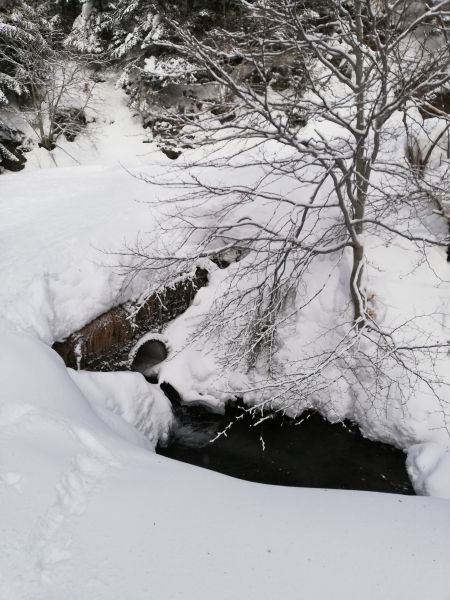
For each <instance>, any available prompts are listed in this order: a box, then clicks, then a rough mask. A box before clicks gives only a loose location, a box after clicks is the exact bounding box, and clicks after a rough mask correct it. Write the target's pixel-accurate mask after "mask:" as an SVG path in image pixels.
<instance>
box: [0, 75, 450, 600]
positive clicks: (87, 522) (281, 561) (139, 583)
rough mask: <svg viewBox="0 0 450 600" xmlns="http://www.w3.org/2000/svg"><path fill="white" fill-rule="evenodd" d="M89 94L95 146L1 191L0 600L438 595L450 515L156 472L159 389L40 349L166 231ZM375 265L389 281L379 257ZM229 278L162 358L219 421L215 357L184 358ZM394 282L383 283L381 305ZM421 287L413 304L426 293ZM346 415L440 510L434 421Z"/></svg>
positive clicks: (442, 456) (106, 298)
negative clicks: (124, 253)
mask: <svg viewBox="0 0 450 600" xmlns="http://www.w3.org/2000/svg"><path fill="white" fill-rule="evenodd" d="M99 94H100V95H101V94H103V97H104V98H108V102H107V103H106V104H105V105H104V106H103V108H102V114H103V115H104V118H103V121H102V122H98V121H97V122H96V123H95V124H93V125H92V132H93V134H94V133H95V136H94V137H92V136H91V138H90V139H88V138H81V139H80V140H79V141H78V142H76V143H74V144H69V143H67V144H64V148H63V149H62V150H61V149H57V150H55V151H54V152H53V155H52V156H49V154H48V153H47V152H46V151H43V150H38V149H36V150H34V151H33V152H32V153H31V154H30V155H29V163H28V165H27V168H26V169H25V171H23V172H22V173H19V174H8V175H1V176H0V243H1V245H2V252H1V253H0V273H1V274H2V283H3V285H2V288H1V290H0V307H1V309H2V311H1V316H2V319H3V320H4V321H2V323H1V324H0V328H1V329H0V331H1V335H0V394H1V396H0V529H1V536H0V600H52V599H54V600H57V599H58V600H59V599H60V598H62V597H64V598H65V599H67V600H70V599H72V598H73V600H88V599H89V600H90V599H91V598H95V599H96V600H97V599H98V600H103V599H105V600H111V599H112V600H121V599H122V598H124V597H125V596H127V597H130V598H133V600H139V599H141V598H142V600H144V599H145V600H147V599H148V598H158V600H159V599H160V600H164V599H166V598H167V599H168V598H177V597H180V598H189V599H191V598H198V599H202V598H211V597H215V598H224V599H228V598H232V597H233V598H244V597H245V598H249V599H253V598H255V599H256V598H268V599H269V598H270V599H272V598H274V597H278V596H285V597H287V598H295V599H296V600H297V599H298V598H305V600H306V599H307V600H311V599H314V598H317V599H318V600H324V599H325V598H329V597H334V598H346V599H352V598H355V599H356V598H358V599H359V598H361V597H364V598H367V599H371V598H373V599H374V600H375V599H379V598H383V599H385V600H389V599H392V600H398V599H399V598H408V599H412V600H415V599H417V600H421V599H424V598H433V600H434V599H438V600H439V599H442V600H444V599H448V597H449V590H450V585H449V580H448V574H447V565H448V564H450V539H449V536H448V531H449V525H450V505H449V502H448V501H444V500H438V499H433V498H425V497H415V498H409V497H398V496H395V495H390V496H386V495H382V494H368V493H367V494H366V493H347V492H335V491H326V490H300V489H297V490H296V489H284V488H277V487H271V486H261V485H257V484H250V483H245V482H241V481H237V480H233V479H231V478H227V477H225V476H221V475H216V474H213V473H211V472H208V471H203V470H201V469H197V468H194V467H191V466H188V465H184V464H178V463H175V462H173V461H170V460H168V459H164V458H161V457H158V456H157V455H155V454H154V453H153V451H152V449H153V448H154V446H155V444H156V441H157V439H158V438H164V436H165V435H167V431H168V428H169V427H170V420H171V415H170V411H169V407H168V404H167V400H166V399H165V397H164V396H163V395H162V394H161V393H159V392H158V389H157V388H155V386H150V385H149V384H147V383H146V382H145V380H144V379H143V378H142V377H141V376H140V375H137V374H106V375H90V374H86V373H75V372H73V371H67V370H66V369H65V367H64V365H63V364H62V362H61V360H60V359H59V358H58V357H57V356H56V355H55V354H54V353H53V352H52V351H51V350H50V349H49V348H48V347H47V346H46V345H44V343H45V344H47V345H48V344H51V343H52V342H53V341H54V340H56V339H61V338H63V337H64V336H66V335H68V334H69V333H71V332H73V331H74V330H76V329H78V328H79V327H81V326H82V325H84V324H85V323H87V322H88V321H90V320H91V319H92V318H94V317H96V316H97V315H98V314H100V313H102V312H104V311H105V310H107V309H108V308H110V307H111V306H113V305H114V304H117V303H118V302H121V301H123V300H125V299H128V298H130V297H136V296H138V295H139V294H140V293H141V292H142V291H143V290H144V289H145V288H146V286H147V285H148V282H147V281H145V279H144V278H141V279H137V280H136V281H134V283H133V285H132V286H130V287H127V288H126V289H124V288H123V285H122V284H123V279H122V277H121V275H120V273H119V272H118V270H117V269H112V268H111V266H110V265H111V263H114V261H115V260H117V259H116V258H114V259H113V258H112V257H111V256H110V255H107V254H104V253H103V252H101V250H105V249H106V250H111V249H113V250H119V249H120V248H122V247H123V244H124V241H128V242H132V241H133V240H134V239H135V237H136V235H138V234H139V233H140V232H141V233H144V232H146V231H152V230H154V229H155V228H156V226H157V223H158V220H159V218H160V215H159V214H158V211H157V209H156V208H155V207H154V205H152V208H151V209H149V207H148V206H146V205H145V204H142V201H146V200H152V201H154V200H155V199H157V198H158V195H159V194H163V192H161V190H158V191H157V190H156V189H155V188H153V187H152V186H149V185H148V184H145V183H143V182H142V181H140V180H139V179H136V178H133V177H131V176H130V174H129V173H128V172H127V171H126V170H125V169H124V168H123V166H122V165H121V164H119V161H120V162H122V164H126V166H127V168H131V169H134V170H135V172H139V171H141V170H142V169H144V165H149V164H150V165H152V164H166V165H169V164H170V162H169V161H168V159H165V158H164V157H163V155H162V154H161V153H160V152H157V151H156V149H155V148H154V147H153V146H151V145H149V144H143V143H142V141H143V134H142V131H141V130H140V128H139V126H138V124H137V122H135V121H134V120H133V119H132V118H131V116H130V113H129V111H128V109H127V108H126V107H125V99H124V97H123V96H122V94H121V93H119V92H117V91H116V92H113V91H112V89H111V88H109V87H108V86H107V84H105V88H104V89H103V92H102V91H101V90H100V91H99ZM89 131H91V129H89ZM67 152H69V153H70V155H71V156H72V157H73V158H71V157H70V156H69V155H68V154H67ZM143 155H144V156H143ZM56 167H57V168H56ZM136 200H137V201H138V202H136ZM99 249H100V250H99ZM440 259H441V257H437V258H436V265H438V264H440V263H439V261H440ZM377 261H378V264H384V265H385V266H386V268H387V265H388V264H389V259H388V256H387V254H386V253H385V254H384V255H383V249H379V256H378V257H377ZM383 261H384V263H383ZM443 264H445V263H444V262H443ZM407 267H408V265H407V260H405V261H404V262H402V269H403V268H404V270H405V271H406V270H407ZM232 268H239V265H238V266H234V267H232ZM375 271H376V270H375V269H374V273H373V276H374V277H375V275H376V274H375ZM224 273H225V272H224V271H219V270H216V271H214V272H213V273H212V277H211V285H210V286H209V287H208V288H205V289H202V290H200V292H199V294H198V295H197V298H196V300H195V302H194V305H193V306H192V307H191V309H189V311H187V313H186V314H185V315H184V316H183V317H182V318H180V319H178V320H177V321H175V322H174V323H172V324H171V325H170V326H169V327H168V329H167V331H166V332H165V334H166V335H167V337H168V339H169V342H170V345H171V347H172V350H173V354H172V360H171V361H169V362H168V363H167V365H166V366H165V367H164V369H165V371H163V372H162V373H161V375H162V377H163V378H165V379H169V380H170V381H171V382H172V383H173V384H174V385H175V387H178V388H179V389H180V391H181V392H182V393H183V395H184V397H185V399H186V400H194V401H199V400H201V401H203V402H206V403H210V404H213V405H215V406H216V408H219V409H220V406H221V402H222V400H223V398H224V397H226V396H227V395H228V394H229V393H230V392H229V391H228V392H227V393H226V394H224V395H222V396H221V394H220V389H221V385H223V384H224V383H225V381H224V380H218V378H217V373H218V367H217V364H216V362H215V360H214V356H213V355H211V353H208V348H207V347H203V346H202V345H201V344H200V345H199V346H197V347H190V348H189V349H188V350H186V349H184V345H185V342H186V339H187V336H188V334H189V333H190V332H192V331H194V330H195V326H196V325H197V324H198V321H199V319H200V318H201V317H202V315H203V314H204V313H205V311H207V310H208V307H209V306H210V304H211V301H212V300H213V298H214V295H215V294H216V293H218V290H220V286H221V285H222V284H223V278H224ZM384 279H386V277H383V280H384ZM417 281H419V279H418V280H417ZM421 281H423V279H422V280H421ZM155 283H157V282H153V284H155ZM397 284H398V282H397V283H396V282H395V281H393V280H390V283H389V285H385V287H384V290H385V291H386V294H387V296H386V298H384V299H383V305H387V304H389V302H391V301H392V297H393V296H395V294H396V290H395V286H396V285H397ZM389 286H391V291H390V290H389ZM336 289H337V288H336ZM426 290H427V291H426V294H425V295H421V298H422V299H424V300H423V301H424V302H425V301H427V300H429V299H430V298H433V293H434V290H436V287H435V286H434V284H433V282H428V287H426ZM444 291H445V290H444ZM389 294H391V295H390V296H389ZM331 297H332V299H333V302H334V303H335V304H334V307H335V309H336V310H337V309H338V308H339V302H337V298H338V296H336V295H332V296H331ZM442 297H443V296H439V298H438V301H439V302H441V300H442ZM418 302H419V300H418ZM391 304H392V302H391ZM397 308H398V307H397ZM392 314H395V306H394V312H393V313H392ZM313 316H314V315H309V318H313ZM304 318H308V315H305V317H304ZM297 326H298V327H300V326H301V323H299V324H297ZM17 330H19V331H20V333H17ZM24 332H25V333H24ZM38 340H41V341H38ZM42 342H44V343H42ZM287 347H288V345H287ZM240 383H242V381H241V380H240V376H238V374H237V376H236V386H238V384H240ZM347 401H348V397H347V396H345V397H344V398H343V404H342V406H341V407H340V410H342V414H343V415H346V416H348V415H350V416H354V417H355V418H358V419H359V421H360V423H361V424H362V426H364V425H366V428H367V429H366V433H367V434H370V431H372V434H373V436H374V437H379V438H381V439H389V440H390V441H394V442H395V441H397V443H398V445H401V446H402V447H405V448H406V447H410V448H411V449H410V454H409V459H408V460H409V467H410V472H411V474H412V476H413V479H414V481H415V485H416V488H417V489H418V491H421V492H422V493H428V494H429V493H432V494H433V495H437V496H447V495H450V494H448V491H447V488H446V486H448V481H449V480H450V477H449V475H448V473H449V472H450V470H449V469H448V468H447V466H446V464H447V465H448V463H450V461H449V460H448V453H446V452H445V448H446V447H445V443H444V442H443V440H442V439H441V434H440V433H438V434H436V436H434V434H429V428H430V423H431V424H432V421H429V420H428V418H429V417H430V410H429V409H428V408H427V407H423V406H422V407H420V406H419V407H417V406H416V407H415V408H414V409H413V414H412V418H411V419H409V420H405V419H403V421H401V419H400V418H397V416H395V415H394V416H395V418H393V415H388V416H389V419H387V420H386V422H384V421H382V422H381V425H380V427H379V429H378V430H377V429H376V427H375V426H374V423H375V421H374V420H371V419H370V418H369V419H368V420H366V422H365V423H364V414H362V413H361V414H357V413H356V410H355V406H354V405H352V406H350V405H349V404H348V403H347ZM360 408H361V407H360ZM352 411H353V413H352ZM410 416H411V415H410ZM403 417H404V415H403ZM432 418H433V417H432ZM389 423H390V425H389ZM401 423H403V425H401ZM371 427H372V429H370V428H371ZM389 427H390V428H389ZM427 432H428V433H427ZM396 435H397V437H395V436H396ZM422 442H426V443H425V444H422Z"/></svg>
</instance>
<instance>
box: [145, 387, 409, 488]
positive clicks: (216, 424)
mask: <svg viewBox="0 0 450 600" xmlns="http://www.w3.org/2000/svg"><path fill="white" fill-rule="evenodd" d="M169 387H170V386H169ZM165 392H166V393H167V395H168V396H169V397H171V400H172V404H173V406H174V413H175V417H176V425H175V427H174V430H173V432H172V435H171V438H170V440H169V443H168V445H167V446H166V447H158V449H157V452H158V453H159V454H161V455H163V456H167V457H170V458H173V459H176V460H180V461H183V462H186V463H190V464H193V465H198V466H200V467H204V468H206V469H212V470H214V471H218V472H220V473H224V474H226V475H231V476H233V477H237V478H239V479H245V480H248V481H254V482H258V483H267V484H273V485H284V486H299V487H316V488H334V489H351V490H366V491H373V492H390V493H397V494H414V490H413V488H412V486H411V483H410V481H409V478H408V474H407V471H406V467H405V455H404V453H403V452H402V451H401V450H398V449H397V448H394V447H393V446H390V445H388V444H382V443H379V442H373V441H370V440H368V439H366V438H364V437H363V436H362V435H361V433H360V431H359V429H358V427H357V426H356V425H354V424H352V423H350V422H348V421H346V422H344V423H336V424H331V423H329V422H328V421H326V420H325V419H323V418H322V417H321V416H320V415H319V414H317V413H313V412H309V413H306V414H304V415H302V417H301V418H300V419H298V420H296V421H294V420H292V419H288V418H286V417H282V416H280V415H272V416H271V417H270V418H268V419H266V420H264V421H263V422H261V423H259V424H257V419H255V418H254V417H252V416H251V415H250V414H249V413H248V412H246V411H244V410H243V408H242V407H239V406H237V407H232V408H230V409H228V410H227V412H226V414H225V415H217V414H214V413H210V412H208V411H207V410H206V409H204V408H202V407H198V406H185V405H181V404H179V403H178V402H174V393H173V392H175V390H169V393H168V390H167V389H166V390H165ZM171 392H172V393H171ZM175 394H176V392H175ZM230 424H231V426H230V427H229V428H228V429H227V431H226V435H219V436H218V434H220V432H223V431H224V430H225V429H226V428H227V427H228V426H229V425H230ZM217 436H218V437H217Z"/></svg>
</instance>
